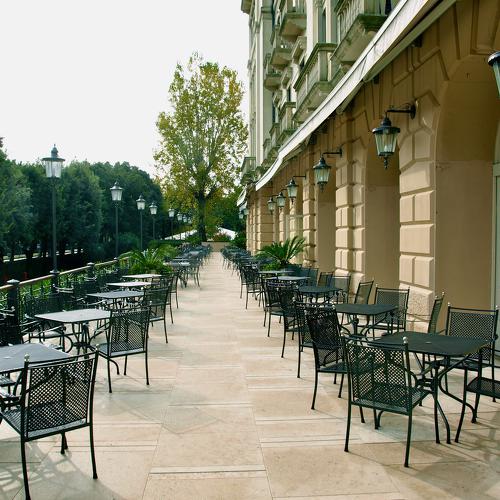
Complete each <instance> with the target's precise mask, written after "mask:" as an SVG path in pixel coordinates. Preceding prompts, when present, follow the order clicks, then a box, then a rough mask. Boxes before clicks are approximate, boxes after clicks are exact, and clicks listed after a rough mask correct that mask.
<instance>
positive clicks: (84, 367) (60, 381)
mask: <svg viewBox="0 0 500 500" xmlns="http://www.w3.org/2000/svg"><path fill="white" fill-rule="evenodd" d="M96 368H97V352H96V353H94V354H85V355H82V356H71V357H68V358H67V359H64V360H61V361H56V362H53V361H52V362H37V363H30V362H29V361H27V362H26V363H25V365H24V369H23V373H22V389H21V405H20V407H21V432H22V434H23V435H24V436H26V437H28V438H30V437H31V438H35V437H36V438H39V437H43V436H46V435H50V434H52V433H54V432H57V431H59V432H61V431H64V430H68V431H69V430H73V429H77V428H79V427H83V426H86V425H90V424H91V423H92V400H93V396H94V384H95V375H96Z"/></svg>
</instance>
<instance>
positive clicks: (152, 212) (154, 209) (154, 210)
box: [149, 201, 158, 240]
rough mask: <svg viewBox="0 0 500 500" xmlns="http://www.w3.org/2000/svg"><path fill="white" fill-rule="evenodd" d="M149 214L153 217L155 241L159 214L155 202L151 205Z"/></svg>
mask: <svg viewBox="0 0 500 500" xmlns="http://www.w3.org/2000/svg"><path fill="white" fill-rule="evenodd" d="M149 212H150V214H151V215H152V216H153V240H155V239H156V238H155V219H156V214H157V213H158V207H157V205H156V203H155V202H154V201H153V203H151V205H149Z"/></svg>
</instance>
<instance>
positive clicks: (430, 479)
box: [0, 254, 500, 500]
mask: <svg viewBox="0 0 500 500" xmlns="http://www.w3.org/2000/svg"><path fill="white" fill-rule="evenodd" d="M200 282H201V288H197V287H195V286H193V285H192V283H190V284H189V286H188V288H187V289H182V290H181V291H180V297H179V302H180V309H179V310H178V311H175V317H174V319H175V322H176V323H175V325H174V326H173V327H171V328H170V330H169V340H170V343H169V344H168V345H166V344H165V342H164V337H163V331H162V329H161V327H160V326H159V325H158V326H155V327H154V328H153V329H152V332H151V339H150V351H151V352H150V354H151V358H150V375H151V385H150V386H149V387H147V386H146V385H145V380H144V365H143V358H142V356H137V357H136V358H135V359H134V358H131V359H130V362H129V375H128V376H127V377H123V376H120V377H117V376H116V375H114V377H113V389H114V391H115V392H114V393H113V394H111V395H110V394H108V393H107V387H106V376H105V371H104V367H105V364H104V363H101V366H100V369H99V372H98V381H97V388H96V396H95V402H94V407H95V426H94V427H95V433H96V458H97V468H98V473H99V479H98V480H97V481H94V480H92V477H91V465H90V453H89V448H88V432H87V431H86V430H84V431H83V430H82V431H77V432H73V433H70V434H68V444H69V451H68V452H67V454H66V456H62V455H60V453H59V448H58V447H59V440H57V441H56V440H55V439H46V440H43V441H39V442H34V443H31V444H29V445H28V447H29V454H28V457H29V462H30V464H29V473H30V487H31V493H32V497H33V498H34V499H56V498H82V499H83V498H84V499H89V498H116V499H121V498H129V499H138V498H147V499H150V498H151V499H153V498H164V499H197V498H203V499H270V498H276V499H278V498H294V499H298V498H302V499H304V498H311V499H312V498H315V499H317V500H321V499H326V498H335V499H340V498H349V499H354V498H356V499H360V498H362V499H365V498H366V499H368V498H373V499H396V498H398V499H399V498H432V497H435V498H453V497H455V498H474V499H478V498H500V474H499V472H500V458H499V455H500V446H499V443H498V441H499V433H500V431H499V429H500V412H498V404H496V403H492V402H491V400H490V399H489V398H486V397H483V398H482V403H481V413H480V418H479V423H478V424H476V425H474V424H471V423H470V419H469V421H467V423H466V424H465V428H464V431H463V434H462V442H461V443H460V444H458V445H457V444H452V445H446V444H441V445H437V444H435V443H434V441H433V432H434V431H433V420H432V411H431V401H430V399H429V400H426V404H425V405H424V407H422V408H419V409H417V415H416V417H415V419H414V427H413V445H412V448H411V455H410V466H411V468H410V469H405V468H404V467H403V465H402V464H403V454H404V444H403V441H404V439H405V432H406V419H405V418H404V417H398V416H391V415H389V414H386V415H385V416H384V417H383V418H382V427H381V429H380V430H379V431H374V429H373V425H372V420H371V418H370V417H371V413H370V412H369V411H367V412H366V416H367V417H368V418H367V423H366V424H364V425H363V424H361V423H360V421H359V413H358V412H357V410H354V416H355V417H354V424H353V428H352V432H351V436H352V437H351V447H350V448H351V452H350V453H345V452H344V451H343V446H344V432H345V423H346V413H347V403H346V399H345V397H346V393H347V391H344V397H343V398H342V399H338V398H337V391H338V386H334V385H333V384H332V381H331V378H330V377H327V376H322V377H323V378H321V386H320V388H319V392H318V398H317V402H316V407H317V410H316V411H312V410H310V409H309V408H310V404H311V396H312V388H313V373H314V371H313V359H312V353H310V352H306V353H305V354H304V358H303V359H304V364H303V369H302V374H303V378H302V379H297V378H296V367H297V352H296V351H297V348H296V345H295V343H293V344H292V343H291V342H290V343H289V347H288V348H287V350H286V353H285V356H286V357H285V359H281V358H280V351H281V349H280V346H281V339H282V330H281V325H279V324H278V323H277V321H276V320H275V323H274V328H272V331H271V338H267V337H266V330H265V329H264V328H263V327H262V313H261V310H260V309H258V307H257V303H256V302H255V301H251V304H250V305H249V310H248V311H245V308H244V301H242V300H240V299H239V281H238V279H237V277H236V275H234V276H231V272H230V271H227V270H223V269H222V258H221V256H220V254H214V255H213V256H212V257H211V260H210V261H209V262H208V263H207V264H206V265H205V267H204V269H203V271H202V274H201V278H200ZM101 361H102V360H101ZM453 383H454V385H455V386H456V387H458V384H459V377H456V378H455V380H454V381H453ZM442 401H443V406H444V407H445V409H446V411H447V413H448V415H449V416H450V421H451V424H452V429H453V430H455V429H456V423H457V412H458V410H459V407H458V405H456V404H454V403H453V402H452V401H450V400H448V399H445V398H443V400H442ZM443 432H444V429H442V433H443ZM21 477H22V474H21V465H20V456H19V442H18V440H17V437H15V436H14V434H13V433H12V432H11V431H10V429H9V428H8V426H7V425H5V424H4V425H0V498H2V499H5V498H9V499H10V498H22V497H23V492H22V482H21Z"/></svg>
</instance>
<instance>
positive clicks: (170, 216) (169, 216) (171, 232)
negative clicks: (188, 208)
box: [168, 208, 175, 240]
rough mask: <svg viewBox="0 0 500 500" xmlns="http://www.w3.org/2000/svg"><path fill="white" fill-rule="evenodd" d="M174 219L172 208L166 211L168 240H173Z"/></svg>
mask: <svg viewBox="0 0 500 500" xmlns="http://www.w3.org/2000/svg"><path fill="white" fill-rule="evenodd" d="M174 217H175V210H174V209H173V208H169V209H168V218H169V219H170V238H172V240H173V239H174Z"/></svg>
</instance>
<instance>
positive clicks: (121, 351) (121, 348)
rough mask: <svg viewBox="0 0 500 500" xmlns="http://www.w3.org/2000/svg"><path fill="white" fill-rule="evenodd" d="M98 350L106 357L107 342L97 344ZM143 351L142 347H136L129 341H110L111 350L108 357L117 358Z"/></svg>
mask: <svg viewBox="0 0 500 500" xmlns="http://www.w3.org/2000/svg"><path fill="white" fill-rule="evenodd" d="M98 351H99V353H100V354H102V355H104V356H106V357H108V344H107V343H105V344H99V346H98ZM142 352H144V349H142V348H141V349H138V348H136V347H133V346H132V344H130V342H112V343H111V352H110V353H109V357H110V358H118V357H121V356H127V355H129V354H130V355H131V354H140V353H142Z"/></svg>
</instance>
